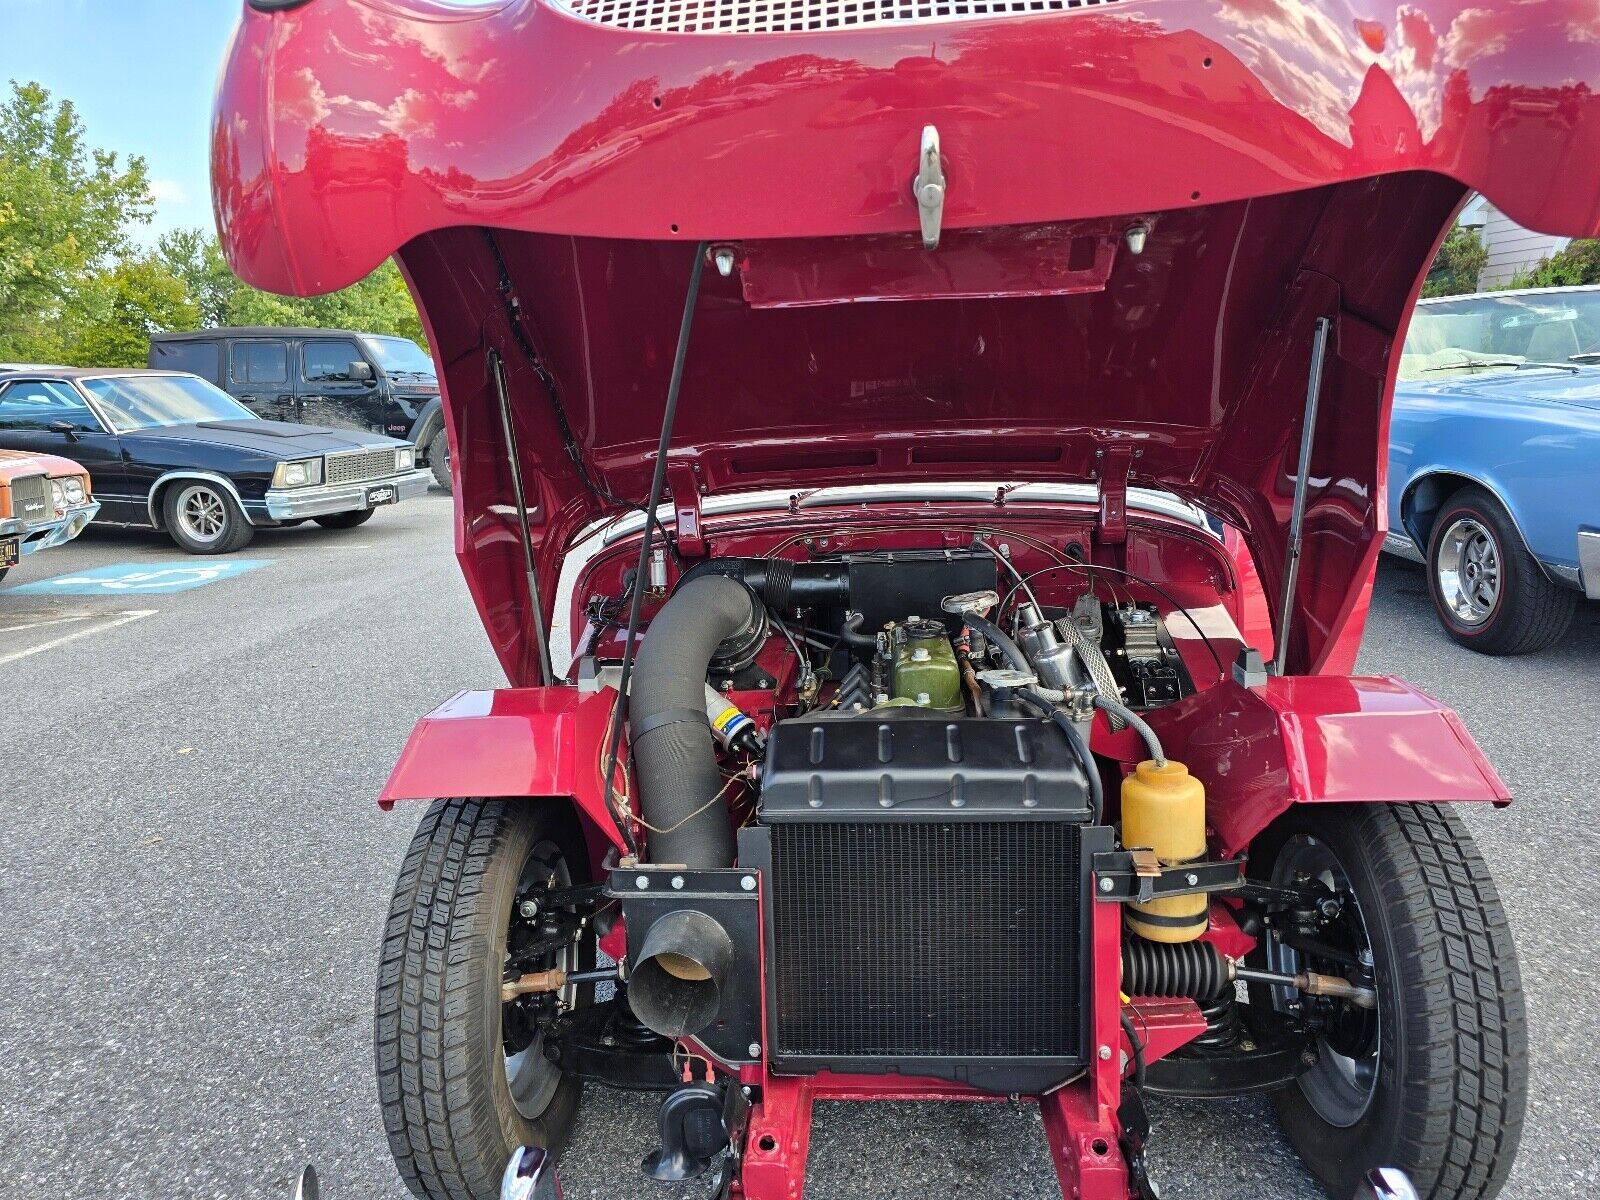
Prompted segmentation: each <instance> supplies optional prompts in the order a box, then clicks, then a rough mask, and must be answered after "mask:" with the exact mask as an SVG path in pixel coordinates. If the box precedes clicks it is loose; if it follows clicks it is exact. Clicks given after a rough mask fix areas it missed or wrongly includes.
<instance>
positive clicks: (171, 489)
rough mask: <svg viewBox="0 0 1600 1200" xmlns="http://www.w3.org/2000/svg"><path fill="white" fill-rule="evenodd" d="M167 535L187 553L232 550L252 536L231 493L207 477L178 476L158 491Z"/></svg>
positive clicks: (252, 532) (240, 548) (249, 525)
mask: <svg viewBox="0 0 1600 1200" xmlns="http://www.w3.org/2000/svg"><path fill="white" fill-rule="evenodd" d="M161 514H162V521H163V523H164V525H165V527H166V531H167V536H168V537H170V538H171V539H172V540H173V541H174V542H176V543H177V545H178V548H179V549H180V550H184V551H186V552H188V553H189V554H232V553H233V552H234V551H235V550H243V549H244V548H245V547H246V546H248V545H249V544H250V539H251V538H253V537H255V535H256V530H255V526H254V525H252V524H250V522H249V520H248V519H247V518H246V517H245V515H244V510H243V509H241V508H240V507H239V504H238V502H237V501H236V500H234V498H233V493H231V492H230V491H228V489H227V488H225V487H223V486H222V485H221V484H219V483H212V482H211V481H210V480H206V479H179V480H176V481H174V482H173V483H172V484H170V485H168V487H167V489H166V491H164V492H163V493H162V494H161Z"/></svg>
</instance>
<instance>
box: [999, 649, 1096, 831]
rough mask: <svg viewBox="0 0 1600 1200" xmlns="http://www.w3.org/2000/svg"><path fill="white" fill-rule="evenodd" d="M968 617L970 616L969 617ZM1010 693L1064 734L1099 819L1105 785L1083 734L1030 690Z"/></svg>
mask: <svg viewBox="0 0 1600 1200" xmlns="http://www.w3.org/2000/svg"><path fill="white" fill-rule="evenodd" d="M969 619H970V618H969ZM1012 695H1013V696H1014V697H1015V698H1016V699H1018V700H1020V701H1022V702H1023V703H1025V704H1027V705H1028V706H1029V707H1030V708H1033V709H1036V710H1037V711H1038V712H1039V713H1041V714H1042V715H1044V716H1046V717H1049V718H1050V720H1052V721H1054V722H1055V725H1056V728H1057V729H1059V730H1061V732H1062V733H1063V734H1065V735H1066V739H1067V745H1069V746H1071V747H1072V752H1073V753H1074V754H1076V755H1077V756H1078V763H1079V765H1081V766H1082V767H1083V773H1084V775H1086V776H1087V777H1088V780H1089V804H1090V807H1092V808H1093V809H1094V819H1095V820H1096V821H1098V820H1100V819H1101V818H1102V817H1104V816H1105V812H1106V795H1105V785H1104V784H1103V783H1102V782H1101V779H1100V768H1099V767H1098V766H1097V765H1096V764H1095V761H1094V754H1093V753H1092V752H1091V751H1090V749H1089V743H1088V742H1086V741H1084V740H1083V734H1081V733H1079V732H1078V727H1077V726H1076V725H1074V724H1073V723H1072V718H1071V717H1070V716H1068V715H1067V714H1066V713H1064V712H1062V711H1061V710H1060V709H1059V708H1057V707H1056V706H1055V705H1053V704H1051V703H1050V702H1049V701H1048V700H1045V699H1043V698H1041V697H1039V696H1036V695H1034V694H1033V693H1032V692H1028V691H1024V690H1023V689H1021V688H1018V689H1017V690H1016V691H1014V692H1013V693H1012Z"/></svg>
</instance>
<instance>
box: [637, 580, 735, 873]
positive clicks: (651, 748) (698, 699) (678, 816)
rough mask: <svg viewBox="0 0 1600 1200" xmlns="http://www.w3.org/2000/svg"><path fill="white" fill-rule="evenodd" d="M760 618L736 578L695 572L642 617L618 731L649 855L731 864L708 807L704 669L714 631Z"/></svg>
mask: <svg viewBox="0 0 1600 1200" xmlns="http://www.w3.org/2000/svg"><path fill="white" fill-rule="evenodd" d="M764 618H765V613H764V612H763V610H762V609H761V607H760V603H759V601H757V599H756V597H755V596H754V595H753V594H752V593H751V591H750V589H749V588H748V587H747V586H745V585H744V584H743V583H740V582H738V581H737V580H734V579H729V578H727V577H725V576H722V575H703V576H701V577H699V578H697V579H692V580H690V581H689V582H688V583H685V584H683V585H682V586H680V587H679V588H678V590H677V591H676V592H674V593H673V594H672V598H671V599H670V600H668V601H667V602H666V604H665V605H663V606H662V608H661V611H660V612H659V613H657V614H656V616H655V617H654V619H653V620H651V622H650V627H649V630H648V632H647V633H646V635H645V638H644V643H643V645H641V646H640V647H639V658H638V661H637V663H635V664H634V668H633V681H632V685H631V687H630V688H629V697H628V735H629V740H630V743H631V745H632V749H633V761H634V765H635V767H636V770H637V780H638V782H637V787H638V791H639V812H640V814H641V815H642V816H643V817H644V820H645V822H646V823H647V827H654V828H653V831H652V833H651V836H650V855H649V857H650V861H651V862H659V863H682V864H683V865H684V866H686V867H731V866H732V865H733V858H734V846H733V827H732V825H731V824H730V823H729V821H728V814H727V813H726V812H724V811H723V808H722V806H721V805H720V804H711V805H709V807H708V802H709V801H710V800H711V799H712V797H714V796H715V795H716V794H717V793H718V792H719V791H720V790H721V788H722V773H721V772H720V771H718V769H717V758H716V752H715V748H714V747H713V744H712V740H711V727H710V726H709V725H707V723H706V694H705V693H706V670H707V668H708V667H709V665H710V663H711V656H712V655H713V654H714V653H716V650H717V647H718V645H719V644H721V643H722V641H723V640H724V639H726V638H729V637H732V636H734V635H736V634H739V633H740V632H741V631H742V630H746V629H748V628H749V627H750V626H751V625H752V624H753V623H756V622H760V621H763V620H764Z"/></svg>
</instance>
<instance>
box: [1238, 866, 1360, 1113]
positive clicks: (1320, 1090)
mask: <svg viewBox="0 0 1600 1200" xmlns="http://www.w3.org/2000/svg"><path fill="white" fill-rule="evenodd" d="M1272 882H1273V883H1274V884H1275V885H1277V886H1279V887H1294V888H1304V887H1306V886H1307V885H1308V884H1310V885H1315V884H1318V883H1320V884H1322V885H1323V887H1324V888H1326V889H1327V893H1328V895H1329V896H1330V897H1337V898H1338V899H1339V902H1340V907H1341V910H1342V914H1343V915H1342V919H1341V922H1340V924H1341V926H1342V929H1343V931H1344V933H1345V935H1346V936H1345V937H1343V938H1341V939H1340V941H1342V942H1349V943H1353V946H1351V947H1350V949H1353V950H1354V951H1355V954H1356V956H1357V958H1358V959H1359V960H1360V961H1361V962H1362V963H1363V964H1364V965H1367V966H1368V968H1369V969H1371V963H1372V939H1371V938H1370V937H1369V936H1368V935H1367V926H1366V921H1365V919H1364V918H1363V917H1362V914H1361V906H1360V904H1359V903H1358V902H1357V900H1356V897H1355V892H1354V890H1353V889H1352V888H1351V886H1350V878H1349V876H1348V875H1347V874H1346V873H1345V870H1344V867H1343V866H1341V865H1340V863H1339V860H1338V858H1337V857H1335V855H1334V853H1333V851H1332V850H1331V849H1329V847H1328V846H1327V844H1326V843H1325V842H1322V841H1320V840H1318V839H1317V838H1314V837H1311V836H1309V835H1307V834H1297V835H1295V836H1294V837H1292V838H1290V839H1289V840H1288V841H1287V842H1286V843H1284V846H1283V849H1282V850H1281V851H1280V852H1279V854H1278V860H1277V862H1276V863H1275V864H1274V865H1273V869H1272ZM1266 955H1267V967H1268V969H1269V970H1272V971H1282V972H1285V973H1287V974H1297V973H1299V972H1300V971H1304V970H1311V971H1317V972H1330V971H1332V972H1333V973H1338V972H1337V970H1336V969H1335V968H1330V967H1329V966H1328V965H1327V964H1324V963H1322V962H1319V961H1312V962H1309V963H1308V962H1306V961H1304V960H1303V959H1302V956H1301V954H1300V952H1299V951H1297V950H1295V949H1292V948H1291V947H1289V946H1287V945H1285V944H1283V943H1282V942H1280V941H1277V940H1276V939H1272V940H1269V941H1268V942H1267V943H1266ZM1301 1002H1302V1000H1301V997H1300V995H1299V993H1298V992H1297V991H1296V990H1295V989H1293V988H1288V987H1277V986H1274V987H1273V989H1272V1004H1273V1007H1274V1008H1277V1009H1279V1010H1280V1011H1282V1010H1288V1009H1292V1008H1296V1007H1298V1006H1300V1005H1301ZM1381 1015H1382V1014H1381V1011H1373V1010H1361V1009H1356V1008H1355V1007H1354V1006H1347V1011H1345V1012H1343V1013H1341V1019H1340V1020H1339V1021H1338V1022H1337V1023H1336V1024H1335V1025H1334V1026H1332V1027H1330V1028H1329V1029H1327V1030H1326V1031H1325V1032H1324V1033H1322V1034H1320V1035H1319V1037H1318V1039H1317V1049H1318V1057H1317V1065H1316V1066H1314V1067H1312V1068H1311V1069H1310V1070H1309V1071H1307V1072H1306V1073H1305V1074H1303V1075H1301V1076H1300V1079H1299V1088H1300V1091H1301V1092H1302V1093H1303V1094H1304V1096H1305V1098H1306V1101H1307V1103H1309V1104H1310V1105H1311V1107H1312V1108H1313V1109H1314V1110H1316V1113H1317V1115H1318V1116H1320V1117H1321V1118H1322V1119H1323V1120H1324V1121H1326V1122H1327V1123H1328V1124H1330V1125H1334V1126H1337V1127H1338V1128H1340V1129H1348V1128H1350V1126H1352V1125H1354V1124H1355V1123H1356V1122H1358V1121H1359V1120H1361V1118H1362V1117H1363V1116H1365V1115H1366V1112H1367V1110H1368V1109H1369V1108H1370V1107H1371V1106H1372V1100H1373V1097H1374V1096H1376V1095H1377V1092H1378V1052H1379V1049H1380V1046H1379V1037H1380V1031H1381V1027H1382V1023H1381V1021H1380V1017H1381Z"/></svg>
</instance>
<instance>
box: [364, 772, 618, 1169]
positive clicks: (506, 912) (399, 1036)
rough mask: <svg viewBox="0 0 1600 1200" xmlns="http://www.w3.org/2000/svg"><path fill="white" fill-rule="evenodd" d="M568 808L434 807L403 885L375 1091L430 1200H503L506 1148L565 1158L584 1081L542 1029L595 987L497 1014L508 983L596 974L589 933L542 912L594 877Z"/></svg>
mask: <svg viewBox="0 0 1600 1200" xmlns="http://www.w3.org/2000/svg"><path fill="white" fill-rule="evenodd" d="M586 863H587V859H586V858H585V855H584V849H583V838H582V835H581V834H580V833H579V830H578V826H577V821H576V819H575V818H574V817H573V815H572V813H571V812H569V811H567V810H566V809H563V808H561V807H560V806H558V805H556V804H554V803H548V802H541V801H536V800H514V801H506V800H436V801H434V803H433V805H432V806H431V807H430V808H429V809H428V812H427V814H426V815H425V816H424V817H423V818H422V823H421V825H420V826H418V828H417V832H416V836H415V837H413V838H412V841H411V849H410V850H409V851H408V852H407V854H406V858H405V863H404V864H403V865H402V867H401V869H400V876H399V879H398V881H397V882H396V884H395V893H394V900H393V902H392V903H391V905H390V907H389V920H388V925H387V927H386V929H385V931H384V940H383V960H382V964H381V966H380V968H379V972H378V993H377V1027H376V1039H375V1041H376V1050H377V1070H378V1095H379V1100H380V1101H381V1103H382V1106H383V1123H384V1127H385V1129H386V1130H387V1132H388V1136H389V1148H390V1150H391V1151H392V1152H393V1154H394V1157H395V1163H396V1164H397V1165H398V1167H399V1169H400V1174H401V1177H402V1178H404V1180H405V1181H406V1185H407V1186H408V1187H409V1188H410V1189H411V1191H412V1192H413V1193H414V1194H415V1195H416V1196H418V1197H421V1198H422V1200H481V1198H482V1197H492V1196H498V1195H499V1194H500V1177H501V1174H502V1172H504V1170H505V1166H506V1161H507V1159H509V1158H510V1156H511V1153H512V1152H513V1151H514V1150H515V1149H516V1148H517V1147H518V1146H523V1145H529V1146H538V1147H541V1148H543V1149H546V1150H549V1151H551V1152H552V1153H559V1152H560V1151H561V1149H562V1147H563V1146H565V1144H566V1140H567V1136H568V1134H569V1132H570V1131H571V1128H572V1121H573V1117H574V1115H575V1114H576V1112H577V1106H578V1098H579V1094H580V1092H581V1088H582V1084H581V1083H580V1081H579V1080H577V1079H575V1078H573V1077H572V1076H570V1075H568V1074H567V1073H566V1072H564V1071H562V1070H561V1068H560V1067H558V1066H557V1065H556V1064H555V1063H554V1062H553V1061H551V1059H550V1058H549V1057H548V1056H547V1055H546V1054H545V1042H544V1033H543V1029H544V1026H545V1025H546V1024H547V1023H548V1022H549V1020H550V1019H551V1018H553V1017H554V1016H555V1015H556V1014H557V1013H558V1012H561V1011H566V1010H569V1009H571V1008H573V1007H577V1006H580V1005H584V1004H589V1003H592V1002H593V998H594V996H593V993H594V987H593V985H592V984H589V985H586V986H583V987H578V986H574V985H571V984H569V985H568V986H567V987H566V988H564V989H563V990H562V991H560V992H557V993H553V994H543V995H534V996H522V997H519V998H517V999H516V1000H513V1001H511V1002H510V1003H502V1001H501V993H500V988H501V984H502V983H503V982H505V981H507V980H509V979H515V978H517V977H519V976H520V975H523V974H526V973H530V972H533V971H543V970H549V969H551V968H554V967H559V968H561V969H562V970H564V971H567V972H568V973H571V972H573V971H578V970H585V969H588V968H590V967H592V966H593V965H594V954H595V947H594V938H593V935H592V931H591V930H590V928H589V926H588V924H587V922H585V921H583V920H581V919H580V918H579V917H577V916H576V914H575V913H574V912H573V911H572V910H571V909H570V908H568V907H562V906H559V905H553V904H550V903H548V902H542V901H541V896H542V895H543V894H544V893H546V892H548V891H549V890H551V889H552V888H562V887H567V886H569V885H571V884H574V883H582V882H585V881H586V880H587V879H588V875H589V872H588V868H587V865H586Z"/></svg>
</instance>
